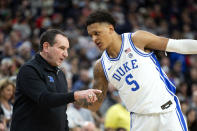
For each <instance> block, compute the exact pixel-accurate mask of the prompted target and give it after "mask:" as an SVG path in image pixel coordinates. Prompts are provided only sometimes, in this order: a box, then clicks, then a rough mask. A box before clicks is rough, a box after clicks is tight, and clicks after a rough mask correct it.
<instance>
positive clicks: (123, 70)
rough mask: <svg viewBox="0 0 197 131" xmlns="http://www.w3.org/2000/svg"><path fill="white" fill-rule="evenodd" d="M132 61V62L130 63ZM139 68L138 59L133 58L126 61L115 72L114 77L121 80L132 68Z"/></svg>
mask: <svg viewBox="0 0 197 131" xmlns="http://www.w3.org/2000/svg"><path fill="white" fill-rule="evenodd" d="M129 63H130V64H129ZM136 68H138V64H137V60H136V59H133V60H131V61H129V62H125V63H124V64H123V65H121V66H120V67H119V68H118V69H117V70H116V72H115V73H114V74H113V76H112V77H113V78H114V79H116V80H117V81H120V80H121V78H122V77H123V76H124V75H125V74H126V73H127V72H128V71H130V70H131V69H136Z"/></svg>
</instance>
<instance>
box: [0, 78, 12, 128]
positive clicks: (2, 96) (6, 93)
mask: <svg viewBox="0 0 197 131" xmlns="http://www.w3.org/2000/svg"><path fill="white" fill-rule="evenodd" d="M14 90H15V85H14V84H13V83H11V82H9V81H8V80H6V81H5V82H4V83H2V85H0V108H1V110H2V111H3V115H4V117H5V119H6V125H7V127H8V129H9V127H10V122H11V116H12V111H13V105H12V104H11V102H10V101H11V100H12V98H13V94H14Z"/></svg>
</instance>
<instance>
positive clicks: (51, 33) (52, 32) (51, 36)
mask: <svg viewBox="0 0 197 131" xmlns="http://www.w3.org/2000/svg"><path fill="white" fill-rule="evenodd" d="M57 34H60V35H62V36H64V37H66V38H67V36H66V34H65V33H64V32H62V31H60V30H58V29H49V30H47V31H45V32H44V33H42V34H41V37H40V45H39V49H40V51H41V50H42V49H43V44H44V42H48V43H49V44H50V45H51V46H53V45H54V43H55V37H56V35H57Z"/></svg>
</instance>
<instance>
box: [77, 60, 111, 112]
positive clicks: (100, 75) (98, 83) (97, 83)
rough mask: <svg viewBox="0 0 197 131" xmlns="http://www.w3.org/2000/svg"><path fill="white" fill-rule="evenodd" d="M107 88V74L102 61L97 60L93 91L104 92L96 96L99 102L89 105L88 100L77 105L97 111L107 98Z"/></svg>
mask: <svg viewBox="0 0 197 131" xmlns="http://www.w3.org/2000/svg"><path fill="white" fill-rule="evenodd" d="M107 88H108V81H107V80H106V77H105V74H104V72H103V68H102V65H101V61H100V60H97V62H96V64H95V66H94V82H93V89H99V90H101V91H102V93H100V94H96V95H97V99H98V100H97V101H96V102H95V103H88V102H87V101H86V100H81V101H79V102H77V104H79V105H80V106H83V107H85V108H88V109H90V110H92V111H94V112H95V111H97V110H98V109H99V108H100V106H101V104H102V102H103V100H104V99H105V97H106V93H107Z"/></svg>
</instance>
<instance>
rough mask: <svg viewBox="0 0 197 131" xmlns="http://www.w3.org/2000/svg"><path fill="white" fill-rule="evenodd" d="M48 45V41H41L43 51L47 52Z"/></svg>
mask: <svg viewBox="0 0 197 131" xmlns="http://www.w3.org/2000/svg"><path fill="white" fill-rule="evenodd" d="M49 47H50V44H49V42H44V43H43V50H42V51H43V52H49Z"/></svg>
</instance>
